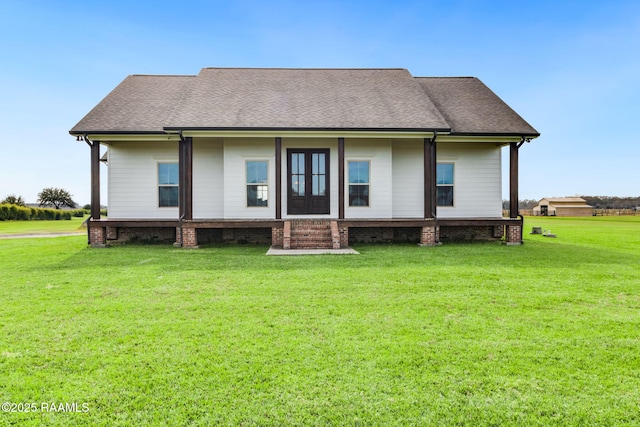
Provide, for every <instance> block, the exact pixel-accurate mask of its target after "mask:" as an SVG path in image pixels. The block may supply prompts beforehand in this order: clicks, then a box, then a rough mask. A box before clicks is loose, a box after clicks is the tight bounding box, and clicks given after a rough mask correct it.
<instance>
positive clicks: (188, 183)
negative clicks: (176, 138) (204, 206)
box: [178, 137, 193, 220]
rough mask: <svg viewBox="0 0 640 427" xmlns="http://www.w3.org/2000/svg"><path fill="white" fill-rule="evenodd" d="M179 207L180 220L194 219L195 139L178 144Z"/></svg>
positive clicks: (188, 138)
mask: <svg viewBox="0 0 640 427" xmlns="http://www.w3.org/2000/svg"><path fill="white" fill-rule="evenodd" d="M178 175H179V177H178V180H179V182H178V184H179V185H178V187H179V190H178V191H179V193H178V199H179V201H178V206H179V215H180V218H183V219H186V220H192V219H193V196H192V194H193V139H192V138H191V137H187V138H183V139H181V140H180V142H179V144H178Z"/></svg>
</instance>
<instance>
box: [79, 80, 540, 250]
mask: <svg viewBox="0 0 640 427" xmlns="http://www.w3.org/2000/svg"><path fill="white" fill-rule="evenodd" d="M70 134H71V135H73V136H76V138H77V140H83V141H85V142H86V143H87V144H88V145H89V146H90V147H91V171H92V172H91V188H92V193H91V194H92V202H91V205H92V210H91V220H90V221H89V226H90V231H89V241H90V243H91V245H92V246H103V245H105V244H107V243H109V242H120V241H125V240H127V239H130V238H132V237H135V238H142V239H150V240H155V239H157V240H168V241H174V242H175V244H176V245H180V246H183V247H197V245H198V244H199V243H204V242H209V241H247V242H254V241H256V242H260V241H262V242H267V243H271V244H273V245H274V246H276V247H283V248H285V249H287V248H341V247H346V246H347V245H348V244H349V242H354V241H392V240H406V241H416V242H419V243H421V244H422V245H435V244H437V243H438V242H440V241H441V240H442V241H446V240H454V239H461V238H474V239H500V238H504V239H505V241H506V242H507V243H508V244H519V243H520V242H521V238H522V219H521V217H518V211H517V199H518V150H519V148H520V147H521V146H522V144H523V143H524V142H528V141H530V140H531V139H533V138H536V137H537V136H539V133H538V132H537V131H536V130H535V129H534V128H533V127H531V126H530V125H529V124H528V123H527V122H526V121H525V120H524V119H522V118H521V117H520V116H519V115H518V114H517V113H515V112H514V111H513V110H512V109H511V108H510V107H509V106H508V105H507V104H505V103H504V102H503V101H502V100H501V99H500V98H499V97H498V96H496V95H495V94H494V93H493V92H492V91H491V90H490V89H489V88H487V87H486V86H485V85H484V84H483V83H482V82H481V81H480V80H478V79H477V78H472V77H413V76H412V75H411V74H410V73H409V72H408V71H407V70H405V69H242V68H204V69H202V70H201V71H200V73H199V74H198V75H188V76H186V75H131V76H129V77H127V78H126V79H125V80H124V81H123V82H122V83H120V84H119V85H118V86H117V87H116V88H115V89H114V90H113V91H112V92H111V93H109V94H108V95H107V96H106V97H105V98H104V99H103V100H102V101H101V102H100V103H99V104H98V105H97V106H96V107H95V108H93V109H92V110H91V111H90V112H89V113H88V114H87V115H86V116H85V117H84V118H83V119H82V120H80V122H79V123H78V124H77V125H75V126H74V127H73V128H72V129H71V130H70ZM101 145H104V146H106V147H108V175H107V181H108V202H107V204H108V208H109V213H108V218H101V217H100V210H99V206H100V180H101V176H100V172H99V162H100V146H101ZM503 146H509V147H510V148H509V153H510V154H509V155H510V173H509V183H510V198H511V205H510V207H511V209H510V217H509V218H503V217H502V210H501V205H502V200H501V199H502V195H501V183H502V176H501V147H503Z"/></svg>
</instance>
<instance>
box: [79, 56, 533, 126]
mask: <svg viewBox="0 0 640 427" xmlns="http://www.w3.org/2000/svg"><path fill="white" fill-rule="evenodd" d="M195 129H206V130H214V129H225V130H227V129H234V130H249V129H253V130H256V129H265V130H266V129H309V130H312V129H315V130H331V129H333V130H336V129H349V130H381V131H386V130H407V131H437V132H451V133H458V134H478V135H506V134H508V135H521V136H538V135H539V134H538V133H537V131H536V130H535V129H533V128H532V127H531V126H530V125H529V124H528V123H527V122H526V121H524V119H522V118H521V117H520V116H519V115H518V114H517V113H515V112H514V111H513V110H512V109H511V108H510V107H509V106H508V105H507V104H506V103H504V102H503V101H502V100H501V99H500V98H499V97H497V96H496V95H495V94H494V93H493V92H492V91H491V90H489V89H488V88H487V87H486V86H485V85H484V84H483V83H482V82H481V81H480V80H478V79H476V78H468V77H447V78H438V77H420V78H415V77H413V76H412V75H411V74H410V73H409V71H407V70H405V69H291V68H204V69H202V70H201V71H200V74H198V75H197V76H153V75H132V76H129V77H127V78H126V79H125V80H124V81H123V82H122V83H120V85H118V86H117V87H116V88H115V89H114V90H113V91H112V92H111V93H109V94H108V95H107V96H106V97H105V98H104V99H103V100H102V101H101V102H100V103H99V104H98V105H97V106H96V107H95V108H94V109H93V110H91V111H90V112H89V113H88V114H87V115H86V116H85V117H84V118H83V119H82V120H81V121H80V122H79V123H78V124H77V125H76V126H74V127H73V128H72V129H71V131H70V133H72V134H85V133H124V134H128V133H163V132H165V131H168V130H195Z"/></svg>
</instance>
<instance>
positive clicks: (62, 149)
mask: <svg viewBox="0 0 640 427" xmlns="http://www.w3.org/2000/svg"><path fill="white" fill-rule="evenodd" d="M0 18H1V21H2V23H3V24H2V26H0V53H1V54H2V61H1V62H0V80H1V81H2V84H1V85H0V120H1V121H2V125H3V126H2V128H3V131H4V135H3V137H2V138H1V139H0V199H1V198H4V197H5V196H6V195H8V194H12V193H13V194H16V195H21V196H22V197H24V198H25V199H26V200H27V201H28V202H35V201H36V199H37V194H38V192H39V191H40V190H42V188H44V187H48V186H53V187H63V188H65V189H67V190H69V191H70V192H71V193H72V194H73V195H74V199H75V200H76V201H77V202H79V203H81V204H85V203H88V202H89V148H88V147H87V146H86V144H85V143H84V142H76V141H75V139H74V138H72V137H71V136H70V135H69V134H68V130H69V129H70V128H71V127H72V126H73V125H75V124H76V123H77V122H78V121H79V120H80V119H81V118H82V117H83V116H84V115H85V114H86V113H87V112H88V111H89V110H90V109H91V108H93V107H94V106H95V105H96V104H97V103H98V102H99V101H100V100H101V99H102V98H103V97H104V96H106V95H107V93H109V91H111V90H112V89H113V88H114V87H115V86H116V85H117V84H118V83H120V81H122V80H123V79H124V78H125V77H126V76H127V75H129V74H197V73H198V71H199V70H200V68H202V67H207V66H208V67H230V66H234V67H327V68H328V67H337V68H342V67H359V68H360V67H362V68H366V67H393V68H397V67H400V68H407V69H408V70H409V71H410V72H411V73H412V74H413V75H414V76H475V77H478V78H480V79H481V80H482V81H484V82H485V84H487V85H488V86H489V87H490V88H491V89H492V90H493V91H494V92H496V93H497V94H498V96H500V97H501V98H502V99H503V100H505V101H506V102H507V103H508V104H509V105H511V106H512V107H513V108H514V109H515V110H516V111H517V112H518V113H519V114H520V115H521V116H523V117H524V118H525V119H526V120H527V121H528V122H529V123H531V124H532V125H533V126H534V127H535V128H536V129H537V130H538V131H539V132H540V133H541V134H542V136H541V137H540V138H538V139H536V140H534V141H533V142H531V143H530V144H526V145H524V146H523V147H522V148H521V150H520V198H521V199H524V198H527V199H539V198H542V197H549V196H571V195H576V194H583V195H610V196H639V195H640V174H639V173H638V169H639V167H638V163H639V161H640V144H639V143H638V141H637V136H636V129H637V128H638V126H639V125H640V102H639V99H640V2H638V1H637V0H633V1H624V0H607V1H588V0H585V1H563V0H556V1H542V0H541V1H535V2H524V1H517V0H515V1H514V0H511V1H455V0H449V1H428V0H423V1H406V0H391V1H375V0H366V1H302V0H300V1H279V0H274V1H183V2H175V1H171V2H165V1H132V0H126V1H119V0H109V1H100V0H92V1H84V0H83V1H64V0H59V1H53V0H52V1H37V0H32V1H22V0H3V1H2V7H0ZM504 160H507V153H506V152H505V153H504ZM103 177H104V178H103V180H106V171H103ZM506 178H507V175H505V176H504V182H505V184H506V182H507V181H508V180H507V179H506ZM503 194H504V195H505V198H506V197H507V195H508V190H507V189H506V187H505V190H504V192H503ZM103 200H104V199H103Z"/></svg>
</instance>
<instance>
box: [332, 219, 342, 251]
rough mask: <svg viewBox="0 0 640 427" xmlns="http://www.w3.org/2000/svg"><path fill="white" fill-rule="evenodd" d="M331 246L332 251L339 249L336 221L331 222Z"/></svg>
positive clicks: (338, 229) (338, 231)
mask: <svg viewBox="0 0 640 427" xmlns="http://www.w3.org/2000/svg"><path fill="white" fill-rule="evenodd" d="M331 245H332V247H333V249H340V248H341V245H340V228H339V227H338V221H331Z"/></svg>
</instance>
